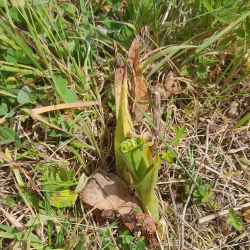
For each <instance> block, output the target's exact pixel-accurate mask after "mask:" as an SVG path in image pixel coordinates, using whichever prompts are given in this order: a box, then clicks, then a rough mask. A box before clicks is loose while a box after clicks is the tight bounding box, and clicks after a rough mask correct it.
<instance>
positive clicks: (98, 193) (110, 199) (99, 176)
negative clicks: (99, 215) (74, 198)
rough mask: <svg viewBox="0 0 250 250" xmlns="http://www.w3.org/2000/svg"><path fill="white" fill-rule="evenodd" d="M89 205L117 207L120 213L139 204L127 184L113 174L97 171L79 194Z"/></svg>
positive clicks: (100, 207) (102, 207)
mask: <svg viewBox="0 0 250 250" xmlns="http://www.w3.org/2000/svg"><path fill="white" fill-rule="evenodd" d="M80 198H81V199H82V200H83V201H84V202H85V203H87V204H89V205H90V206H94V207H96V208H98V209H101V210H109V209H118V211H119V212H120V213H122V214H125V213H128V212H129V211H130V210H131V209H133V208H135V207H139V206H140V202H139V200H138V198H137V197H132V195H131V194H130V189H129V188H128V186H127V185H126V184H125V183H124V182H123V181H122V180H121V179H120V178H119V177H118V176H117V175H114V174H108V173H104V172H97V173H95V174H94V176H93V178H92V179H91V180H90V181H89V183H88V184H87V186H86V188H85V189H84V190H83V192H82V193H81V194H80Z"/></svg>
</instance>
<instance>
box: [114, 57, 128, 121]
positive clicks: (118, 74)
mask: <svg viewBox="0 0 250 250" xmlns="http://www.w3.org/2000/svg"><path fill="white" fill-rule="evenodd" d="M125 71H126V65H125V64H124V62H122V61H121V60H119V59H118V58H116V62H115V106H116V117H118V113H119V108H120V98H121V88H122V84H123V78H124V73H125Z"/></svg>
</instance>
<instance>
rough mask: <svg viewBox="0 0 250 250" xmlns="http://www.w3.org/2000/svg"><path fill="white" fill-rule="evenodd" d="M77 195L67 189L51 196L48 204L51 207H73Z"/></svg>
mask: <svg viewBox="0 0 250 250" xmlns="http://www.w3.org/2000/svg"><path fill="white" fill-rule="evenodd" d="M77 196H78V194H76V193H74V192H72V191H71V190H69V189H65V190H62V191H60V192H58V193H56V194H54V195H52V196H51V199H50V204H51V206H53V207H58V208H63V207H69V206H71V205H73V204H74V203H75V201H76V199H77Z"/></svg>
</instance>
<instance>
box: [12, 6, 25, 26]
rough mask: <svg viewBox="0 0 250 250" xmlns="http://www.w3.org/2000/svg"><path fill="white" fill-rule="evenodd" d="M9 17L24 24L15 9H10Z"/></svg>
mask: <svg viewBox="0 0 250 250" xmlns="http://www.w3.org/2000/svg"><path fill="white" fill-rule="evenodd" d="M10 15H11V16H12V17H13V19H15V20H16V21H18V22H21V23H24V22H25V20H24V18H23V16H22V15H21V13H20V10H19V9H18V8H17V7H12V8H11V9H10Z"/></svg>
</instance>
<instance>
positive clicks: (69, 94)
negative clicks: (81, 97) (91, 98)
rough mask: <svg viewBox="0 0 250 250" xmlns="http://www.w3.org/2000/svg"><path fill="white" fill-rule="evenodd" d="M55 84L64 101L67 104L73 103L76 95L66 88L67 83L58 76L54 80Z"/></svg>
mask: <svg viewBox="0 0 250 250" xmlns="http://www.w3.org/2000/svg"><path fill="white" fill-rule="evenodd" d="M55 81H56V84H57V86H58V88H59V89H60V91H61V93H62V95H63V97H64V99H65V101H66V102H67V103H71V102H75V101H76V99H77V95H76V93H75V92H73V91H71V90H70V89H68V88H67V81H66V79H65V78H64V77H63V76H62V75H58V76H57V77H56V78H55Z"/></svg>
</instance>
